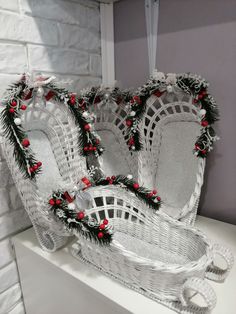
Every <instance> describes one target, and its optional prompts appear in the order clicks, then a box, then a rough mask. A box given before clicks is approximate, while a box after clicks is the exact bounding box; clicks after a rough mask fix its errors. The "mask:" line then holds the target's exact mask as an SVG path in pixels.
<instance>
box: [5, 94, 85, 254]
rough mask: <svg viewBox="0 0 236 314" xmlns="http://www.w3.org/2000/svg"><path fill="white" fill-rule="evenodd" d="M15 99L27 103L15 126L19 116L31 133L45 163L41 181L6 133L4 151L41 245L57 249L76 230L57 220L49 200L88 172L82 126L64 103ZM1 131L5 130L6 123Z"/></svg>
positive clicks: (36, 150) (42, 161) (38, 152)
mask: <svg viewBox="0 0 236 314" xmlns="http://www.w3.org/2000/svg"><path fill="white" fill-rule="evenodd" d="M36 90H37V89H36ZM42 92H43V91H42ZM15 99H17V102H18V105H19V106H22V103H24V104H27V108H26V105H24V106H25V108H24V110H21V115H17V118H16V119H15V120H14V123H15V124H14V125H13V126H11V128H14V130H15V125H16V123H17V119H18V120H21V125H20V127H21V130H25V131H26V132H27V136H28V139H29V141H30V148H31V149H32V151H33V152H34V154H35V157H36V158H37V159H36V160H40V163H42V165H43V170H42V173H40V174H39V175H38V177H37V180H35V179H34V180H31V179H30V178H29V177H27V178H26V176H25V174H24V173H22V171H21V170H20V168H19V166H18V165H17V163H16V160H15V156H16V150H15V147H14V145H12V143H11V141H9V139H8V138H7V137H5V136H2V148H3V152H4V155H5V157H6V161H7V163H8V167H9V169H10V172H11V174H12V177H13V180H14V182H15V184H16V188H17V190H18V193H19V195H20V197H21V199H22V203H23V205H24V207H25V209H26V211H27V213H28V215H29V217H30V220H31V222H32V224H33V227H34V230H35V232H36V235H37V237H38V240H39V243H40V245H41V246H42V248H43V249H44V250H47V251H55V250H57V249H58V248H60V247H61V246H63V245H64V244H65V243H66V242H67V240H68V236H71V235H72V233H71V232H68V230H67V229H66V228H65V227H64V225H63V224H61V223H60V222H58V221H56V220H55V217H54V216H53V215H52V213H51V212H50V211H49V210H48V202H47V200H48V195H49V193H51V192H52V191H53V190H54V189H57V188H60V187H61V186H63V187H66V186H70V187H71V186H74V185H76V183H77V181H78V178H81V176H83V175H84V174H85V173H87V172H86V161H85V159H84V158H81V156H80V153H79V148H78V144H77V143H78V132H79V128H78V126H77V125H76V123H75V120H74V118H73V116H72V115H71V113H70V111H69V110H68V108H67V106H65V104H64V103H63V102H59V101H58V102H48V103H47V106H45V105H44V104H42V103H36V100H37V99H36V98H34V101H24V102H22V101H21V100H20V98H15ZM40 99H41V100H42V95H41V96H40ZM38 100H39V99H38ZM18 105H17V106H18ZM14 108H15V107H14ZM25 109H27V110H25ZM19 111H20V109H19ZM19 117H20V118H19ZM1 132H2V133H4V130H3V123H2V124H1ZM18 144H19V146H21V145H20V143H18ZM27 175H28V174H27Z"/></svg>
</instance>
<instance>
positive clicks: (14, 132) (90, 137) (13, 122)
mask: <svg viewBox="0 0 236 314" xmlns="http://www.w3.org/2000/svg"><path fill="white" fill-rule="evenodd" d="M48 80H49V79H46V78H40V81H39V82H44V81H45V84H42V86H41V87H40V88H42V89H43V94H42V95H41V97H42V99H43V101H44V102H46V101H49V100H55V101H58V102H63V103H64V104H65V105H66V106H67V107H68V108H69V110H70V111H71V112H72V114H73V117H74V119H75V122H76V124H77V125H78V126H79V128H78V129H79V133H78V146H79V148H80V154H81V155H83V156H88V155H90V154H94V155H95V156H96V157H98V156H99V155H101V154H102V153H103V147H102V146H101V144H100V139H99V138H98V137H97V135H96V133H95V132H94V131H93V130H92V126H91V124H92V119H91V117H90V114H89V112H88V111H87V109H86V107H85V106H83V99H81V98H78V97H77V96H76V95H75V94H73V93H69V92H68V91H67V90H65V89H62V88H58V87H57V86H56V85H55V84H53V83H51V82H48V83H47V81H48ZM36 83H37V81H36ZM39 86H40V85H39ZM39 86H38V85H37V84H36V85H35V86H33V87H31V86H29V85H28V83H27V77H26V76H25V75H23V76H22V78H21V80H20V81H18V82H17V83H15V84H13V85H12V86H11V87H10V88H9V89H8V90H7V97H6V98H5V99H4V101H3V103H2V104H3V105H4V106H5V108H4V109H3V110H2V112H1V122H2V126H3V134H4V136H6V138H7V139H8V140H9V142H10V144H11V145H12V146H13V155H14V158H15V160H16V163H17V164H18V167H19V169H20V171H21V172H22V174H23V176H24V177H25V178H27V179H35V178H36V176H37V175H38V174H40V172H41V170H42V163H41V162H40V161H37V160H36V158H35V154H34V152H33V151H32V150H31V149H30V142H29V140H28V138H27V134H26V132H25V130H24V129H23V127H22V126H21V118H20V117H21V115H22V113H23V112H24V111H25V110H27V108H28V105H27V102H29V104H30V103H31V102H32V101H33V100H34V97H35V94H36V93H35V92H37V90H38V88H39Z"/></svg>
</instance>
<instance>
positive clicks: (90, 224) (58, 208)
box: [49, 191, 112, 245]
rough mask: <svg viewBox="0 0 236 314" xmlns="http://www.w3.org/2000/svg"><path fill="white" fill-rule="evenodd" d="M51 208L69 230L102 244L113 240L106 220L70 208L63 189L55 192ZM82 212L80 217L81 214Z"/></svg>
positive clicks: (51, 200)
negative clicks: (99, 220)
mask: <svg viewBox="0 0 236 314" xmlns="http://www.w3.org/2000/svg"><path fill="white" fill-rule="evenodd" d="M49 204H50V205H49V208H50V210H51V211H52V212H53V214H54V215H55V216H56V218H57V219H58V220H59V221H61V222H62V223H63V224H64V225H65V226H66V227H67V229H68V230H69V231H75V232H77V233H79V234H80V235H82V236H83V237H84V238H86V239H89V240H90V241H94V242H96V243H98V244H101V245H108V244H109V243H110V242H111V241H112V229H111V227H110V226H109V225H108V224H107V222H108V221H107V222H106V224H104V223H105V221H103V222H101V223H99V222H98V221H96V220H95V219H93V218H90V217H89V216H88V215H86V214H85V213H84V212H78V211H76V210H71V209H69V208H68V202H67V201H66V199H65V197H64V193H63V192H61V191H57V192H54V193H53V195H52V198H51V199H50V200H49ZM80 214H82V216H81V217H80V216H79V215H80Z"/></svg>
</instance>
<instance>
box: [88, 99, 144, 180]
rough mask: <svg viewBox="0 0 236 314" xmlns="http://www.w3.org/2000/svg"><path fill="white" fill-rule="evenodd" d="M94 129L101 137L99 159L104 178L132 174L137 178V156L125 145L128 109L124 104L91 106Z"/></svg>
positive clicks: (111, 103) (114, 103) (113, 103)
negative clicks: (101, 151) (101, 152)
mask: <svg viewBox="0 0 236 314" xmlns="http://www.w3.org/2000/svg"><path fill="white" fill-rule="evenodd" d="M93 113H94V116H95V120H94V128H95V130H96V132H97V133H98V134H99V136H100V137H101V141H102V145H103V146H104V148H105V151H104V153H103V155H102V157H100V158H99V160H100V166H101V168H102V171H103V173H104V175H105V176H112V175H118V174H125V175H126V174H132V175H133V177H134V178H137V177H138V159H137V154H135V153H133V152H132V151H130V150H129V148H128V145H127V135H126V124H125V121H126V119H127V116H128V109H127V108H126V104H124V103H120V104H117V103H116V102H112V101H110V102H107V103H106V105H103V106H101V104H100V106H99V104H98V105H96V106H93Z"/></svg>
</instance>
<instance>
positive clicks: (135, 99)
mask: <svg viewBox="0 0 236 314" xmlns="http://www.w3.org/2000/svg"><path fill="white" fill-rule="evenodd" d="M133 100H134V101H136V103H137V104H139V105H140V104H141V103H142V101H141V99H140V97H139V96H134V97H133Z"/></svg>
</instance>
